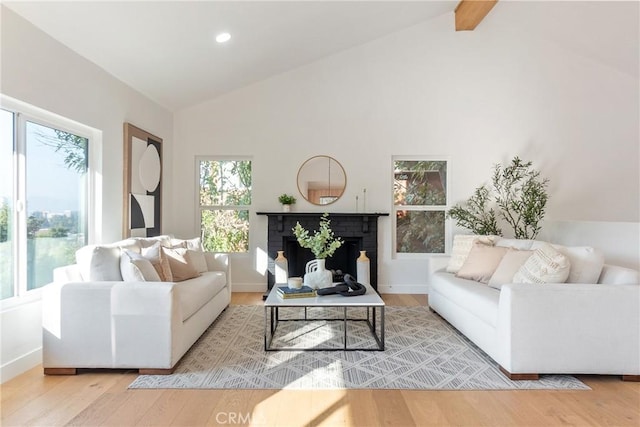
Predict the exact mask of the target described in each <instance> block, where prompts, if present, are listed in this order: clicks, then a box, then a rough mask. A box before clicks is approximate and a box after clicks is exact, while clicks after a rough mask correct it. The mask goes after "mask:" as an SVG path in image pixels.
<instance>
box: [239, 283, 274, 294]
mask: <svg viewBox="0 0 640 427" xmlns="http://www.w3.org/2000/svg"><path fill="white" fill-rule="evenodd" d="M266 291H267V284H266V283H232V284H231V292H266Z"/></svg>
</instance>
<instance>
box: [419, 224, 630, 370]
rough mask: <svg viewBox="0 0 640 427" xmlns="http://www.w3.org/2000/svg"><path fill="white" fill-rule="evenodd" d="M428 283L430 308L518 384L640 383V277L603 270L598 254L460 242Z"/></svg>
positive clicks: (498, 241)
mask: <svg viewBox="0 0 640 427" xmlns="http://www.w3.org/2000/svg"><path fill="white" fill-rule="evenodd" d="M429 276H430V277H429V280H428V283H429V306H430V308H431V309H432V310H434V311H435V312H436V313H438V314H439V315H440V316H442V317H443V318H444V319H446V320H447V321H448V322H449V323H450V324H451V325H453V326H454V327H455V328H456V329H458V330H459V331H460V332H462V333H463V334H464V335H465V336H467V337H468V338H469V339H470V340H471V341H473V342H474V343H475V344H476V345H478V346H479V347H480V348H481V349H482V350H483V351H484V352H486V353H487V354H488V355H489V356H490V357H491V358H493V359H494V360H495V361H496V362H497V363H498V365H500V367H501V369H502V371H503V372H504V373H505V374H506V375H507V376H509V377H510V378H511V379H536V378H538V377H539V374H603V375H622V377H623V379H626V380H633V381H638V380H640V278H639V274H638V271H636V270H632V269H628V268H623V267H619V266H613V265H606V264H604V256H603V254H602V253H601V252H600V251H598V250H596V249H594V248H590V247H563V246H559V245H551V244H548V243H545V242H541V241H532V240H515V239H503V238H499V237H495V236H455V237H454V245H453V250H452V254H451V256H446V257H434V258H432V259H431V260H430V267H429Z"/></svg>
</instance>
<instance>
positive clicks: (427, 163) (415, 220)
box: [393, 157, 448, 254]
mask: <svg viewBox="0 0 640 427" xmlns="http://www.w3.org/2000/svg"><path fill="white" fill-rule="evenodd" d="M447 199H448V198H447V161H446V160H416V159H411V158H400V157H398V158H394V160H393V208H394V214H395V253H396V254H438V253H444V252H445V242H446V233H447V227H446V221H445V218H446V212H447V209H448V205H447V203H448V200H447Z"/></svg>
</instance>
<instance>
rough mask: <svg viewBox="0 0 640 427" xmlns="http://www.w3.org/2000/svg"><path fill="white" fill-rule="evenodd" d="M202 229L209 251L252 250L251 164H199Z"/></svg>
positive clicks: (237, 162)
mask: <svg viewBox="0 0 640 427" xmlns="http://www.w3.org/2000/svg"><path fill="white" fill-rule="evenodd" d="M199 170H200V178H199V189H200V196H199V199H200V227H201V231H202V242H203V245H204V247H205V249H206V250H210V251H216V252H248V251H249V208H250V206H251V161H250V160H220V159H203V160H200V161H199Z"/></svg>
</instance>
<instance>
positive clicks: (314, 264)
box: [304, 259, 333, 289]
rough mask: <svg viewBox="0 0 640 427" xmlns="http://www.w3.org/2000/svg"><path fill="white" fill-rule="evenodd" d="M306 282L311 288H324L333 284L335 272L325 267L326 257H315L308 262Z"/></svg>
mask: <svg viewBox="0 0 640 427" xmlns="http://www.w3.org/2000/svg"><path fill="white" fill-rule="evenodd" d="M305 270H306V274H305V275H304V284H305V286H309V287H310V288H311V289H322V288H329V287H331V286H333V274H332V273H331V271H329V270H327V269H326V267H325V260H324V259H314V260H311V261H309V262H308V263H307V267H306V269H305Z"/></svg>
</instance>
